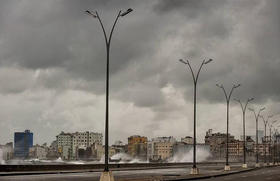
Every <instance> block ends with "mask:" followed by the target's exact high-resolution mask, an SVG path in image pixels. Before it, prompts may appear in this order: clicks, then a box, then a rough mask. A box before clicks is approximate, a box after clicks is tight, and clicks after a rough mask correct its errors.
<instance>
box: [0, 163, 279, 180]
mask: <svg viewBox="0 0 280 181" xmlns="http://www.w3.org/2000/svg"><path fill="white" fill-rule="evenodd" d="M239 168H240V167H238V169H239ZM233 169H234V168H233ZM235 169H237V168H235ZM222 170H223V167H222V166H209V165H208V166H201V167H200V171H201V175H208V174H216V173H222ZM189 173H190V167H186V168H169V169H150V170H129V171H128V170H126V171H114V172H113V174H114V176H115V180H117V181H134V180H135V181H136V180H137V181H140V180H141V181H142V180H146V179H148V178H154V180H162V179H163V178H165V179H166V178H169V179H170V180H172V179H176V178H182V177H190V175H189ZM99 177H100V172H83V173H67V174H40V175H19V176H2V177H0V181H19V180H25V181H29V180H30V181H35V180H36V181H37V180H38V181H42V180H47V181H55V180H58V181H66V180H67V181H74V180H75V181H76V180H78V181H89V180H90V181H98V180H99ZM201 180H202V179H201ZM203 180H205V181H216V180H217V181H220V180H228V181H231V180H232V181H233V180H238V181H250V180H252V181H263V180H270V181H276V180H277V181H280V167H269V168H262V169H258V170H254V171H250V172H246V173H238V174H234V175H228V176H223V177H216V178H211V179H203Z"/></svg>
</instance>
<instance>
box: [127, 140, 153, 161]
mask: <svg viewBox="0 0 280 181" xmlns="http://www.w3.org/2000/svg"><path fill="white" fill-rule="evenodd" d="M147 142H148V139H147V137H145V136H139V135H134V136H130V137H129V138H128V154H129V155H130V156H132V157H135V158H139V159H143V160H146V159H147Z"/></svg>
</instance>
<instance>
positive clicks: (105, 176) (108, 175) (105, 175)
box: [85, 8, 271, 181]
mask: <svg viewBox="0 0 280 181" xmlns="http://www.w3.org/2000/svg"><path fill="white" fill-rule="evenodd" d="M132 11H133V10H132V9H131V8H129V9H127V10H126V11H124V12H123V11H119V12H118V14H117V16H116V18H115V21H114V23H113V26H112V28H111V31H110V34H109V37H108V35H107V33H106V31H105V28H104V25H103V23H102V20H101V18H100V16H99V14H98V12H97V11H95V12H92V11H88V10H87V11H85V12H86V13H87V14H88V15H90V16H91V17H93V18H96V19H98V21H99V23H100V26H101V28H102V31H103V34H104V39H105V45H106V55H107V56H106V108H105V164H104V172H103V173H102V175H101V178H100V180H101V181H103V180H114V177H113V175H112V173H111V172H110V171H109V163H108V162H109V153H108V152H109V151H108V150H109V146H108V145H109V78H110V77H109V70H110V69H109V65H110V64H109V62H110V47H111V39H112V34H113V32H114V29H115V26H116V23H117V22H118V20H119V18H120V17H124V16H125V15H127V14H129V13H130V12H132ZM179 61H180V62H181V63H183V64H185V65H187V67H188V68H189V69H190V71H191V75H192V78H193V83H194V97H193V101H194V121H193V129H194V131H193V134H194V135H193V166H192V169H191V174H198V173H199V171H198V168H197V166H196V99H197V96H196V95H197V81H198V77H199V74H200V71H201V69H202V67H203V66H204V65H206V64H208V63H210V62H211V61H212V59H209V60H203V61H202V63H201V65H200V67H199V69H198V71H197V73H196V74H195V73H194V71H193V69H192V66H191V64H190V62H189V61H188V60H186V61H185V60H183V59H180V60H179ZM217 86H218V87H219V88H221V89H222V90H223V92H224V95H225V98H226V103H227V138H226V165H225V170H230V166H229V162H228V144H229V103H230V99H231V95H232V93H233V90H234V89H236V88H238V87H239V86H240V84H238V85H233V86H232V88H231V90H230V92H228V93H227V92H226V90H225V88H224V86H223V85H219V84H217ZM252 100H253V98H251V99H248V100H247V102H246V103H245V105H243V104H242V103H241V101H240V100H237V101H238V102H239V103H240V106H241V109H242V113H243V150H244V153H243V154H244V159H243V167H247V164H246V149H245V148H246V136H245V112H246V108H247V105H248V103H249V102H250V101H252ZM264 109H265V108H262V109H260V110H259V111H258V114H256V112H255V111H254V110H253V109H250V110H251V111H253V112H254V115H255V119H256V145H257V147H256V150H257V151H256V164H258V163H259V158H258V118H259V117H260V112H261V111H262V110H264ZM262 118H263V121H264V125H265V139H266V127H267V124H268V119H269V118H270V116H268V118H267V120H265V119H264V117H262ZM270 138H271V134H270ZM270 141H271V140H270ZM265 162H266V149H265Z"/></svg>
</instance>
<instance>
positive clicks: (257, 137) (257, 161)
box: [248, 107, 265, 167]
mask: <svg viewBox="0 0 280 181" xmlns="http://www.w3.org/2000/svg"><path fill="white" fill-rule="evenodd" d="M248 109H249V110H250V111H252V112H253V113H254V116H255V119H256V167H260V164H259V141H258V140H259V134H258V120H259V117H260V113H261V111H263V110H265V107H263V108H261V109H260V110H259V112H258V114H256V112H255V110H254V109H252V108H248Z"/></svg>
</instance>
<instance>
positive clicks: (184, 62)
mask: <svg viewBox="0 0 280 181" xmlns="http://www.w3.org/2000/svg"><path fill="white" fill-rule="evenodd" d="M179 61H180V62H181V63H183V64H186V65H187V64H189V61H188V60H187V62H186V61H184V60H183V59H179Z"/></svg>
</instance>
